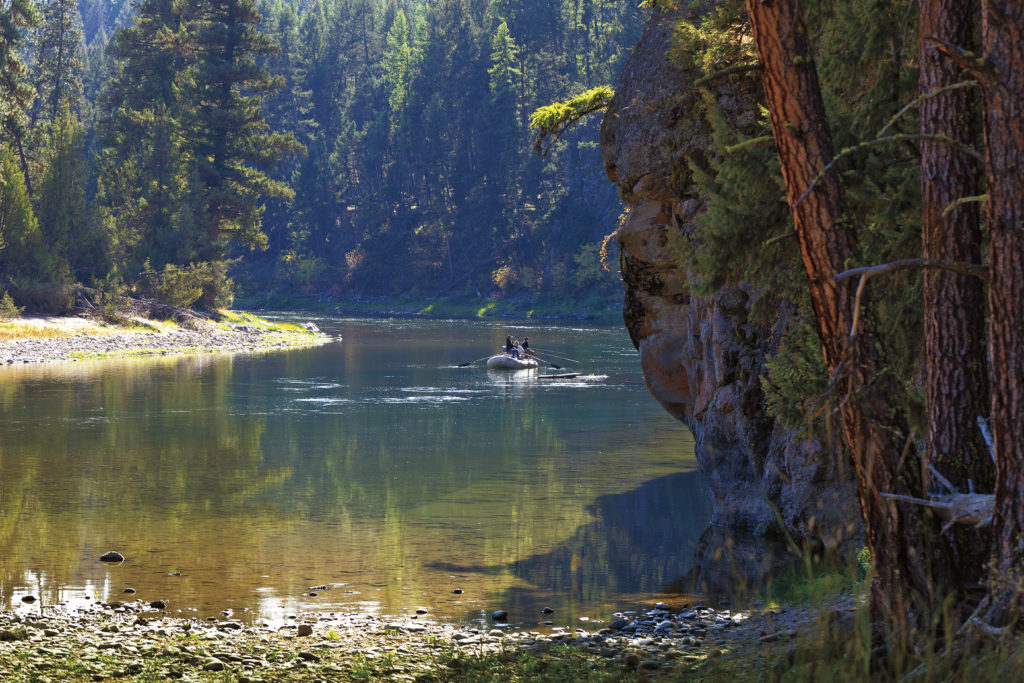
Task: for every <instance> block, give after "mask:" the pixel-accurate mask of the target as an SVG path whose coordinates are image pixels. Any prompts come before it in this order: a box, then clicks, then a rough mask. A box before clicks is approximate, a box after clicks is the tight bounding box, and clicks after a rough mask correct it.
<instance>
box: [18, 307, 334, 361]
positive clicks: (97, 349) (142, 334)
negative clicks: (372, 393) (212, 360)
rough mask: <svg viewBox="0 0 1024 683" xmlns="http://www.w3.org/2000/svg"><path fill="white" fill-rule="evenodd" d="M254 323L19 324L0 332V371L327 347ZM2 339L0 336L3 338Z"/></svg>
mask: <svg viewBox="0 0 1024 683" xmlns="http://www.w3.org/2000/svg"><path fill="white" fill-rule="evenodd" d="M294 327H295V326H292V327H286V326H281V325H275V324H272V323H267V322H265V321H261V320H258V319H251V320H245V321H244V323H242V324H239V323H220V324H214V323H205V324H202V325H200V326H198V328H197V329H187V328H184V327H179V326H176V325H169V324H165V323H154V322H151V321H147V322H146V323H143V324H139V325H137V326H134V327H129V326H111V325H105V324H103V323H100V322H96V321H93V320H90V319H86V318H20V319H16V320H13V321H7V322H5V323H4V324H3V328H4V329H2V330H0V365H14V364H24V363H43V362H50V361H77V360H88V359H94V358H124V357H130V356H146V355H170V354H182V353H191V354H197V353H223V352H240V351H261V350H273V349H284V348H294V347H299V346H315V345H318V344H325V343H327V342H329V341H332V340H331V338H330V337H328V336H327V335H325V334H322V333H321V332H320V331H319V330H318V329H317V328H316V327H315V326H313V325H310V326H309V327H308V328H299V329H294ZM5 333H6V334H5Z"/></svg>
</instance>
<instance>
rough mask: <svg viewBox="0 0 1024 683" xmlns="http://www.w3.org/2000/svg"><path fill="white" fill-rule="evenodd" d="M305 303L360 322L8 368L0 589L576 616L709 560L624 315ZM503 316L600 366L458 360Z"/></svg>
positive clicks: (5, 594) (266, 605)
mask: <svg viewBox="0 0 1024 683" xmlns="http://www.w3.org/2000/svg"><path fill="white" fill-rule="evenodd" d="M301 319H303V320H315V322H316V323H317V324H318V325H319V326H320V327H321V328H322V329H323V330H324V331H325V332H327V333H328V334H330V335H332V337H336V338H337V337H341V338H342V340H341V341H335V342H333V343H331V344H328V345H326V346H322V347H319V348H314V349H303V350H297V351H287V352H275V353H266V354H258V355H235V356H203V357H190V358H162V359H140V360H126V361H100V362H89V363H85V362H82V363H61V364H54V365H49V366H35V367H10V368H3V369H0V606H2V607H3V608H6V609H10V608H18V609H31V610H38V609H40V602H41V603H42V604H51V603H55V602H69V603H72V604H75V603H87V602H89V601H92V600H116V599H124V598H125V597H137V598H140V599H143V600H146V601H150V600H155V599H162V600H165V601H167V603H168V605H169V611H170V612H172V613H176V612H180V613H181V614H182V615H186V616H189V615H193V616H204V617H205V616H209V615H217V614H219V613H220V611H221V610H225V609H231V610H233V611H234V614H235V616H236V617H241V618H243V619H256V618H259V619H265V620H267V621H270V622H274V621H279V620H281V619H284V618H286V617H287V615H291V614H296V613H297V612H299V611H302V610H307V609H318V610H328V611H330V610H338V611H342V610H343V611H357V610H358V611H364V612H375V613H380V614H385V615H401V614H411V613H412V612H413V610H415V609H416V608H417V607H426V608H427V609H428V610H429V611H430V615H431V616H432V617H434V618H439V619H446V620H455V621H460V622H474V621H481V620H482V619H483V618H484V615H487V614H489V613H490V611H492V610H494V609H498V608H501V609H506V610H508V612H509V613H510V618H511V620H512V621H513V622H515V623H519V624H524V625H525V624H531V623H536V621H537V619H538V618H539V614H538V610H539V609H540V607H542V606H544V605H550V606H551V607H553V608H554V609H555V610H556V612H555V615H554V618H555V620H556V623H563V624H564V623H574V624H575V623H578V619H579V618H581V617H586V618H589V619H592V620H594V621H600V620H607V619H608V616H609V614H610V613H611V612H612V611H614V610H616V609H624V608H629V607H630V606H633V605H637V604H643V603H649V602H650V601H651V600H654V599H657V598H659V597H664V596H660V595H659V593H660V591H662V590H663V589H664V587H665V586H666V585H668V584H670V583H671V582H672V581H673V580H674V579H677V578H678V577H680V576H681V575H682V574H684V573H686V572H687V571H688V570H689V569H690V567H691V564H692V554H693V547H694V545H695V543H696V541H697V539H698V537H699V535H700V533H701V531H702V530H703V529H704V527H705V525H706V523H707V521H708V519H709V517H710V507H709V503H708V501H707V499H706V496H705V493H704V488H703V484H702V482H701V479H700V476H699V474H698V473H697V472H696V471H695V468H696V463H695V461H694V456H693V441H692V437H691V436H690V434H689V433H688V432H687V431H686V429H685V428H684V427H683V426H682V425H681V424H680V423H678V422H676V421H675V420H673V419H672V418H671V417H669V416H668V415H667V414H666V413H665V412H664V411H663V410H662V409H661V408H660V407H659V406H658V405H657V404H656V403H655V401H654V400H653V399H652V398H651V397H650V395H649V394H648V393H647V391H646V390H645V389H644V386H643V381H642V378H641V376H640V371H639V361H638V359H637V356H636V352H635V350H634V349H633V348H632V346H631V345H630V343H629V339H628V337H627V335H626V333H625V331H624V330H623V329H622V328H619V327H587V326H578V325H573V324H568V323H567V324H558V325H542V324H530V325H523V324H518V323H516V324H507V323H495V322H467V321H418V320H417V321H409V320H369V319H340V318H316V317H310V316H304V317H302V318H301ZM506 334H514V335H516V336H517V337H520V338H521V337H522V336H523V335H524V334H525V335H528V336H530V338H531V341H532V342H533V343H534V346H535V347H539V348H540V349H544V350H547V351H549V352H550V353H549V354H548V355H546V356H545V355H544V354H543V353H542V354H541V356H542V357H544V358H547V359H548V360H549V361H551V362H554V363H556V364H558V365H562V366H563V367H564V369H563V370H562V372H564V371H565V370H574V371H580V372H583V373H585V376H583V377H580V378H578V379H575V380H543V379H538V374H545V373H548V372H558V371H556V370H553V369H551V368H550V367H548V368H544V369H542V370H541V371H540V372H539V373H538V372H525V373H524V372H519V373H509V372H498V371H488V370H487V369H485V368H484V365H483V362H482V361H480V362H476V363H475V364H474V365H472V366H471V367H468V368H458V367H455V366H456V365H457V364H458V363H463V362H466V361H471V360H474V359H477V358H480V357H482V356H486V355H489V352H490V351H491V350H492V349H497V348H498V346H499V345H500V344H501V343H502V341H503V340H504V338H505V335H506ZM555 354H557V356H556V355H555ZM562 357H565V358H571V359H573V361H567V360H563V358H562ZM107 550H117V551H119V552H121V553H122V554H124V555H125V556H126V557H127V560H126V561H125V562H124V563H123V564H121V565H117V566H110V565H105V564H103V563H100V562H98V561H97V558H98V557H99V556H100V555H101V554H102V553H104V552H106V551H107ZM312 586H328V590H317V591H315V592H316V593H317V594H316V595H309V593H310V587H312ZM126 587H132V588H135V589H136V590H137V591H138V592H137V595H136V596H122V592H123V590H124V589H125V588H126ZM456 589H461V591H462V592H461V593H455V592H453V591H455V590H456ZM29 594H31V595H35V596H37V597H38V598H40V602H37V603H36V604H35V605H34V606H32V607H25V606H22V603H21V597H22V596H25V595H29Z"/></svg>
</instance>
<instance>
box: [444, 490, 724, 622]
mask: <svg viewBox="0 0 1024 683" xmlns="http://www.w3.org/2000/svg"><path fill="white" fill-rule="evenodd" d="M702 491H703V484H702V482H701V474H700V473H699V472H696V471H691V472H680V473H677V474H671V475H668V476H664V477H659V478H657V479H654V480H651V481H648V482H646V483H644V484H642V485H641V486H639V487H637V488H635V489H633V490H631V491H627V492H625V493H621V494H613V495H606V496H601V497H600V498H598V499H597V500H596V501H595V502H594V503H593V505H591V506H589V507H588V510H587V511H588V513H589V514H590V516H591V517H592V518H593V521H592V522H590V523H588V524H585V525H582V526H580V527H579V528H578V529H577V530H576V531H575V533H573V534H572V536H571V537H569V538H568V539H566V540H565V541H563V542H561V543H559V544H557V545H556V546H554V547H552V548H551V549H550V551H548V552H546V553H543V554H534V555H531V556H529V557H526V558H524V559H522V560H519V561H515V562H511V563H509V564H507V565H492V566H481V565H473V566H466V565H456V564H452V563H435V564H433V565H432V567H433V568H436V569H442V570H444V571H451V572H453V573H483V574H487V573H500V572H506V571H507V572H510V573H511V574H512V575H513V576H514V577H515V579H516V581H517V583H516V585H513V586H511V587H509V588H507V589H505V590H504V591H502V592H501V593H500V594H499V595H497V596H495V598H494V605H495V609H497V608H498V607H500V608H501V609H503V610H506V611H507V612H508V613H509V618H510V620H511V621H512V622H513V623H520V624H527V623H530V622H531V621H535V620H536V619H538V618H541V617H540V616H539V614H540V609H541V608H542V607H551V608H553V609H554V610H555V616H554V617H553V619H555V620H556V623H563V622H565V621H566V620H576V619H578V618H579V617H586V618H587V619H593V620H597V619H602V620H603V619H607V618H608V616H609V614H610V611H609V614H594V613H593V611H592V607H591V608H590V610H587V608H586V607H584V606H594V605H604V606H606V608H608V609H609V610H611V609H618V608H622V609H626V608H629V607H630V606H639V605H641V604H644V603H646V602H649V601H650V598H651V596H652V595H660V594H662V593H663V592H664V587H665V586H666V585H670V584H671V583H672V582H673V581H674V580H675V579H676V577H678V576H681V575H683V574H686V573H688V572H690V571H691V570H692V568H693V558H694V553H695V551H696V550H697V548H698V542H699V540H700V538H701V535H702V533H703V532H704V530H705V529H706V528H707V523H708V519H710V517H711V504H710V500H709V499H708V498H707V496H706V495H704V494H703V493H695V492H702ZM618 601H621V602H618ZM622 603H624V604H622ZM469 618H470V619H472V616H470V617H469Z"/></svg>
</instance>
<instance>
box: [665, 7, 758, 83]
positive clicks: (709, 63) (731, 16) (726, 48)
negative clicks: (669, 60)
mask: <svg viewBox="0 0 1024 683" xmlns="http://www.w3.org/2000/svg"><path fill="white" fill-rule="evenodd" d="M749 31H750V27H749V26H748V23H747V12H746V7H745V6H744V0H727V1H725V2H720V3H717V4H716V6H715V7H714V8H713V9H711V10H709V11H708V12H707V14H705V15H704V16H702V17H701V20H700V22H698V23H689V22H686V21H681V22H679V23H678V24H677V25H676V34H675V36H674V40H673V42H672V57H673V58H674V59H676V60H679V61H682V62H685V63H687V64H692V65H694V66H697V67H698V68H700V70H701V71H703V72H704V73H705V74H711V73H713V72H716V71H719V70H721V69H727V68H729V67H733V66H739V65H741V64H753V63H756V62H757V54H756V53H755V51H754V45H753V41H751V40H746V36H747V35H748V34H749Z"/></svg>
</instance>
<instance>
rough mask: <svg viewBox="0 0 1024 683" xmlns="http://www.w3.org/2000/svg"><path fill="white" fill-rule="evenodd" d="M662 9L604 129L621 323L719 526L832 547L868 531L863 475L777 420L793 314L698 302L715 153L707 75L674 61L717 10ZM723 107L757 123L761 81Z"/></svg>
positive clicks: (733, 90) (748, 297)
mask: <svg viewBox="0 0 1024 683" xmlns="http://www.w3.org/2000/svg"><path fill="white" fill-rule="evenodd" d="M678 4H679V7H678V8H677V9H674V10H670V11H662V10H657V9H656V10H655V11H654V13H653V15H652V17H651V19H650V21H649V22H648V24H647V26H646V28H645V29H644V32H643V34H642V36H641V38H640V42H639V43H638V44H637V45H636V47H635V48H634V49H633V51H632V53H631V55H630V57H629V59H628V60H627V62H626V64H625V66H624V67H623V71H622V74H621V76H620V79H619V83H618V85H617V86H616V91H615V97H614V98H613V100H612V102H611V104H610V106H609V108H608V111H607V112H606V114H605V117H604V120H603V122H602V126H601V155H602V159H603V161H604V165H605V173H606V175H607V176H608V178H609V179H610V180H611V181H612V182H614V183H616V185H617V186H618V191H619V195H620V197H621V198H622V199H623V201H625V202H626V203H627V204H629V206H630V213H629V217H628V220H627V221H626V222H625V224H624V226H623V227H622V228H621V229H620V231H619V233H618V242H619V246H620V247H621V260H620V266H621V271H622V278H623V281H624V282H625V286H626V293H625V301H624V306H623V320H624V322H625V324H626V328H627V329H628V331H629V334H630V338H631V339H632V341H633V344H634V345H635V346H636V348H637V350H638V351H639V355H640V365H641V369H642V371H643V375H644V381H645V383H646V385H647V388H648V390H649V391H650V392H651V394H652V396H654V398H655V399H657V400H658V402H659V403H660V404H661V405H662V406H663V407H664V408H665V410H666V411H668V412H669V413H670V414H672V415H673V416H674V417H676V418H677V419H678V420H680V421H682V422H683V423H684V424H686V426H687V427H688V428H689V429H690V431H691V432H692V433H693V436H694V440H695V442H696V454H697V459H698V463H699V465H700V468H701V471H702V472H703V474H704V475H705V477H706V481H707V484H708V489H709V492H710V494H711V498H712V501H713V504H714V518H713V524H716V525H724V526H727V527H731V528H735V529H739V530H744V531H753V532H755V533H759V534H760V533H764V532H768V531H771V530H773V529H778V521H779V520H780V519H781V522H782V525H783V526H784V527H785V530H786V531H787V532H789V533H790V534H792V535H794V536H796V537H798V538H803V539H815V540H819V541H821V542H823V543H824V544H825V545H827V546H841V545H844V544H845V543H847V542H849V541H851V540H854V539H857V538H858V537H859V534H860V525H859V514H858V507H857V503H856V498H855V495H854V484H853V479H852V475H853V473H852V468H848V467H846V468H844V467H842V466H839V465H838V464H837V463H841V462H842V459H841V456H840V455H839V454H837V453H835V452H832V451H831V450H829V449H828V448H826V447H824V446H823V445H822V444H820V443H818V442H816V441H813V440H806V439H800V438H798V437H797V436H796V435H795V434H793V433H792V432H790V431H788V430H787V429H785V428H784V427H782V426H781V425H779V424H778V423H776V421H775V420H773V419H772V418H771V416H769V415H768V414H767V412H766V410H765V403H764V395H763V392H762V389H761V377H762V376H763V375H764V372H765V361H766V359H768V358H769V357H770V356H771V355H772V353H774V352H775V350H776V348H777V347H776V344H777V340H778V339H779V338H780V333H781V332H782V331H784V330H785V328H786V325H787V324H789V322H790V320H791V319H792V316H793V307H788V306H785V305H784V306H782V307H781V308H780V312H779V317H778V320H776V321H775V323H774V324H772V325H758V324H755V323H754V322H753V321H752V320H751V316H750V313H751V302H752V301H753V300H754V299H755V298H756V292H755V291H754V290H753V288H752V287H750V286H746V285H742V284H741V285H739V286H735V287H730V288H726V289H723V290H721V291H719V292H717V293H715V294H713V295H711V296H699V295H697V294H695V293H693V292H692V291H691V287H690V279H689V275H688V273H687V272H686V270H685V269H684V268H683V266H682V264H681V263H680V259H679V256H678V251H679V246H680V244H681V243H682V242H684V241H685V240H688V239H689V238H690V236H691V235H692V232H693V230H694V219H695V218H696V217H697V216H698V215H699V214H700V212H701V211H702V210H703V207H704V205H703V201H702V200H701V199H700V197H699V196H698V195H699V193H698V192H697V190H696V188H695V187H694V186H693V183H692V178H691V174H690V171H689V166H688V163H687V156H690V157H694V156H696V157H699V156H700V155H701V154H705V153H707V151H708V149H709V146H710V136H709V133H708V131H707V129H706V124H705V123H704V121H703V118H702V115H701V114H702V111H703V110H704V108H705V104H704V100H703V96H702V95H701V93H700V92H699V89H698V88H697V87H695V86H694V80H695V79H696V78H697V77H699V76H700V74H699V72H698V69H697V68H696V67H695V66H694V65H692V64H688V63H686V61H685V58H682V57H679V56H678V54H679V53H678V51H674V50H672V39H673V35H674V26H675V25H676V23H677V22H678V21H679V20H681V19H688V20H691V21H698V17H699V13H700V12H702V11H705V10H706V7H705V5H708V4H709V3H678ZM714 88H715V93H714V96H715V97H717V98H718V102H719V104H720V105H721V107H722V110H723V112H724V113H725V115H726V117H727V119H728V120H729V121H730V123H732V124H733V125H734V126H736V127H738V128H744V127H747V126H750V125H752V123H753V122H754V121H756V117H757V99H756V98H758V97H760V96H761V95H760V92H761V91H760V88H759V87H758V84H757V81H756V78H753V79H752V78H749V77H747V78H728V79H722V80H721V81H716V82H715V84H714Z"/></svg>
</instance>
